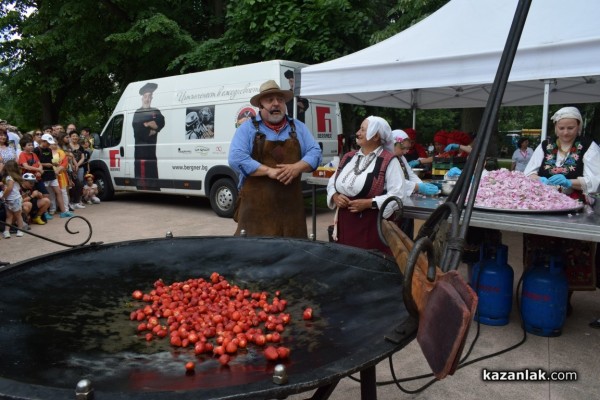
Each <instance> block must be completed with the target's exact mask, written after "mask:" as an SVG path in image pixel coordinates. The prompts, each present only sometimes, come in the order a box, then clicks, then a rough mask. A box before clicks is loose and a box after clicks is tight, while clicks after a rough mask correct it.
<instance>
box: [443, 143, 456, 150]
mask: <svg viewBox="0 0 600 400" xmlns="http://www.w3.org/2000/svg"><path fill="white" fill-rule="evenodd" d="M458 149H460V145H459V144H457V143H450V144H449V145H448V146H446V148H445V149H444V151H452V150H458Z"/></svg>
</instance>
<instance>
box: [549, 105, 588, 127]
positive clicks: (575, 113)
mask: <svg viewBox="0 0 600 400" xmlns="http://www.w3.org/2000/svg"><path fill="white" fill-rule="evenodd" d="M564 118H573V119H576V120H578V121H579V131H581V128H582V126H581V125H582V124H583V119H582V118H581V113H580V112H579V110H578V109H577V108H575V107H563V108H561V109H560V110H558V111H557V112H555V113H554V115H553V116H552V118H550V119H551V120H552V122H554V123H555V124H556V123H557V122H558V121H560V120H561V119H564Z"/></svg>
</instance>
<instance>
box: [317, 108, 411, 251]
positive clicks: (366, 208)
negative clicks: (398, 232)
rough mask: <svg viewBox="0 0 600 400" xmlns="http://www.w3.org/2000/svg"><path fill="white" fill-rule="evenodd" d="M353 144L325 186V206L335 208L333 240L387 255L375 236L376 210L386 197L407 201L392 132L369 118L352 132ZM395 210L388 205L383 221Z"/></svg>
mask: <svg viewBox="0 0 600 400" xmlns="http://www.w3.org/2000/svg"><path fill="white" fill-rule="evenodd" d="M356 143H357V145H358V146H359V149H358V150H355V151H351V152H348V153H346V154H345V155H344V157H343V158H342V160H341V161H340V165H339V167H338V170H337V172H336V174H334V175H333V176H332V177H331V178H330V179H329V184H328V185H327V204H328V206H329V208H331V209H334V208H337V209H336V217H335V218H336V222H335V228H334V233H333V237H334V240H336V241H337V242H338V243H341V244H346V245H350V246H355V247H360V248H363V249H378V250H381V251H383V252H385V253H387V254H391V251H390V249H389V248H388V247H387V246H386V245H384V244H383V243H381V241H380V240H379V235H378V233H377V217H378V213H379V208H380V207H381V205H382V204H383V202H384V201H385V200H387V199H388V198H389V197H390V196H396V197H398V198H400V199H401V200H404V199H406V197H407V193H406V189H405V187H404V186H405V184H406V181H405V179H404V174H403V172H402V169H401V168H400V162H399V161H398V158H396V157H395V156H394V150H393V146H394V143H393V140H392V129H391V128H390V125H389V124H388V123H387V122H386V121H385V120H384V119H383V118H381V117H375V116H370V117H368V118H366V119H365V120H364V121H363V122H362V124H361V125H360V129H359V130H358V132H356ZM396 209H397V204H396V203H395V202H391V203H390V205H389V206H388V207H386V209H385V210H384V213H383V217H384V218H389V217H391V215H392V214H393V212H394V211H395V210H396Z"/></svg>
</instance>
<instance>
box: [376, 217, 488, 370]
mask: <svg viewBox="0 0 600 400" xmlns="http://www.w3.org/2000/svg"><path fill="white" fill-rule="evenodd" d="M381 227H382V233H383V237H384V238H385V240H386V242H387V244H388V246H389V247H390V249H391V250H392V253H393V254H394V257H395V259H396V263H397V264H398V266H399V267H400V271H401V272H402V273H403V275H404V279H405V285H404V300H405V304H406V307H407V309H408V311H409V312H411V314H413V315H414V316H415V317H417V318H418V319H419V328H418V331H417V341H418V343H419V346H420V347H421V351H423V355H424V356H425V358H426V360H427V362H428V364H429V366H430V367H431V370H432V371H433V373H434V375H435V377H436V378H437V379H443V378H445V377H446V376H448V375H452V374H453V373H454V372H455V371H456V368H457V367H458V362H459V359H460V355H461V353H462V350H463V348H464V345H465V341H466V338H467V335H468V333H469V326H470V324H471V321H472V320H473V316H474V314H475V310H476V309H477V295H476V294H475V292H474V291H473V290H472V289H471V288H470V287H469V286H468V285H467V284H466V283H465V281H464V280H463V279H462V277H461V276H460V275H459V274H458V272H457V271H455V270H453V271H449V272H446V273H444V272H442V270H441V269H440V268H438V267H436V266H435V265H434V261H433V256H432V254H433V252H432V250H433V247H432V245H431V241H430V240H429V238H427V237H425V238H421V239H419V240H418V241H417V245H416V246H415V243H414V242H413V241H412V240H411V239H410V238H409V237H408V236H406V234H404V232H402V231H401V230H400V228H398V226H397V225H396V224H395V223H393V222H390V221H386V220H383V221H381ZM423 247H425V248H427V249H428V250H429V251H428V255H429V257H426V256H425V255H424V254H423V253H422V252H421V250H420V249H421V248H423ZM428 275H429V278H428ZM415 314H416V315H415Z"/></svg>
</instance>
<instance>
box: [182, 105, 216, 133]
mask: <svg viewBox="0 0 600 400" xmlns="http://www.w3.org/2000/svg"><path fill="white" fill-rule="evenodd" d="M214 129H215V106H202V107H193V108H187V109H186V110H185V132H186V133H185V137H186V138H187V139H188V140H192V139H213V138H214V137H215V131H214Z"/></svg>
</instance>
